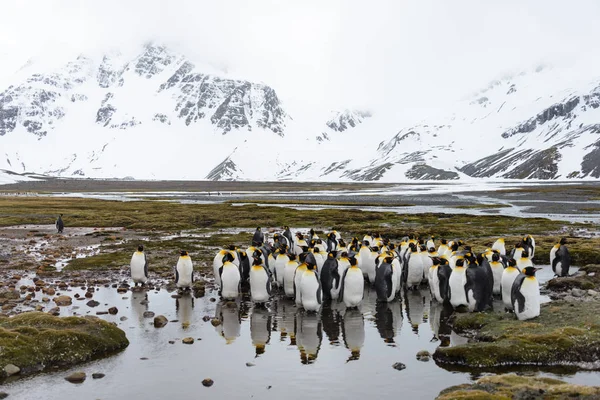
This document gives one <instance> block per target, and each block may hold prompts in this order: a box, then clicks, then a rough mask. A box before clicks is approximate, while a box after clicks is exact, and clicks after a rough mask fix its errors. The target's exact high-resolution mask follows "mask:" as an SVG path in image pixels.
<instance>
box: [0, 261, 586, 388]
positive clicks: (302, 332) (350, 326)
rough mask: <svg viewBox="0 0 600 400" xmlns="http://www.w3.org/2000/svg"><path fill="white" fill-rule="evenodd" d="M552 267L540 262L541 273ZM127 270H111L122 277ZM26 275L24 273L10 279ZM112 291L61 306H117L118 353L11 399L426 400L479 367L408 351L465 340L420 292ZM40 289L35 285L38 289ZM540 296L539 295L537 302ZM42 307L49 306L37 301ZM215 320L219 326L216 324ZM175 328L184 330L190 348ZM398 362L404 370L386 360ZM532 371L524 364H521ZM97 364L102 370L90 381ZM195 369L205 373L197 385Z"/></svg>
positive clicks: (41, 378)
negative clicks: (392, 297)
mask: <svg viewBox="0 0 600 400" xmlns="http://www.w3.org/2000/svg"><path fill="white" fill-rule="evenodd" d="M550 276H551V272H550V270H549V267H544V271H542V272H541V273H540V281H542V282H543V281H545V280H547V279H548V278H549V277H550ZM125 277H126V271H121V272H120V275H119V273H116V275H113V276H112V280H117V279H118V278H125ZM31 283H32V281H31V280H29V278H28V277H24V278H23V279H22V280H21V281H20V282H19V285H20V284H25V285H29V284H31ZM156 283H158V287H160V288H159V289H154V290H149V291H128V292H127V293H123V294H120V293H117V290H116V289H115V288H112V287H104V286H103V285H97V287H96V292H95V293H94V297H93V299H94V300H96V301H98V302H99V303H100V305H99V306H97V307H93V308H92V307H89V306H87V305H86V303H87V301H88V300H89V299H85V301H77V300H75V295H76V294H79V296H80V297H81V298H84V297H83V295H84V294H85V292H86V290H85V289H82V288H80V287H70V288H69V289H68V290H66V291H63V293H64V294H67V295H69V296H71V297H74V301H73V305H71V306H65V307H61V315H95V314H96V312H98V311H100V312H103V311H106V310H107V309H108V308H109V307H113V306H115V307H117V308H118V310H119V311H118V314H117V315H110V314H106V315H100V316H99V317H100V318H103V319H106V320H108V321H111V322H114V323H115V324H117V325H118V326H119V327H120V328H121V329H123V330H124V331H125V332H126V333H127V337H128V339H129V341H130V342H131V344H130V345H129V347H128V348H127V349H126V350H125V351H123V352H122V353H120V354H117V355H114V356H111V357H108V358H105V359H102V360H98V361H94V362H90V363H87V364H84V365H80V366H77V367H74V368H71V369H68V370H61V371H56V372H52V373H41V374H38V375H35V376H31V377H26V378H23V379H20V380H16V381H14V382H10V381H9V382H6V383H4V384H3V385H2V386H1V389H2V390H3V391H5V392H7V393H10V395H11V398H19V399H21V398H23V399H25V398H43V399H49V400H50V399H137V398H168V397H172V398H177V399H196V398H199V397H202V396H207V395H208V396H210V397H209V398H220V397H222V398H227V399H238V398H239V399H250V398H261V399H276V398H282V397H283V398H315V399H328V398H330V399H347V398H348V397H349V396H351V397H352V398H364V397H367V396H372V395H377V396H382V395H386V396H388V395H389V396H391V395H393V394H397V393H402V394H403V395H405V396H408V397H407V398H434V397H435V396H436V395H437V394H438V393H439V392H440V391H441V390H442V389H444V388H446V387H448V386H450V385H454V384H459V383H464V382H469V381H470V380H472V379H476V378H478V377H480V376H481V375H475V374H470V373H466V372H450V371H446V370H444V369H442V368H439V367H437V366H436V364H435V363H434V361H433V360H429V361H425V362H424V361H418V360H417V358H416V354H417V352H419V351H421V350H427V351H429V352H430V353H433V352H434V351H435V348H436V347H437V346H440V345H442V346H452V345H455V344H460V343H463V342H464V341H465V339H464V338H461V337H460V336H458V335H456V334H454V333H453V332H452V331H451V329H450V327H449V326H448V325H447V323H446V320H447V318H448V316H449V315H450V313H451V311H450V310H447V309H446V310H445V309H443V308H442V306H441V305H439V304H437V303H436V302H432V301H431V296H430V294H429V291H428V290H427V289H422V290H419V291H412V292H408V293H406V294H405V295H404V296H403V298H402V300H401V301H399V300H397V301H394V302H392V303H389V304H376V302H375V299H376V295H375V293H374V292H373V291H371V290H370V289H367V290H366V292H365V300H364V303H363V304H362V306H361V307H360V309H358V310H356V309H354V310H346V309H345V307H344V306H343V305H339V304H334V305H333V306H329V307H325V308H323V309H322V311H321V312H320V313H319V314H314V313H313V314H310V313H306V312H304V311H300V310H298V309H297V307H295V306H294V304H293V303H292V302H291V301H289V300H287V299H284V298H282V297H281V296H276V297H275V298H274V299H273V301H271V302H270V304H268V306H267V307H254V306H253V305H252V303H251V302H250V301H248V299H247V298H245V297H244V298H240V299H238V301H236V302H222V301H219V300H218V296H217V295H216V293H215V292H214V291H212V290H207V292H206V295H205V296H204V297H200V298H194V297H193V296H192V295H191V294H183V295H178V293H177V292H176V291H172V292H169V291H167V290H166V289H165V287H164V283H165V282H156ZM37 296H38V297H39V296H41V295H40V294H38V295H37ZM546 300H547V299H546ZM45 306H46V307H47V308H51V307H53V306H54V303H53V302H49V303H46V304H45ZM148 311H151V312H153V313H155V315H164V316H166V317H167V319H168V320H169V321H170V322H169V323H168V324H167V325H166V326H165V327H163V328H155V327H154V325H153V318H152V317H148V314H146V315H144V313H145V312H148ZM214 325H217V326H214ZM185 337H192V338H194V339H195V340H194V343H193V344H191V345H188V344H183V343H182V339H183V338H185ZM397 362H400V363H403V364H404V365H405V366H406V369H404V370H401V371H399V370H396V369H394V368H392V365H393V364H394V363H397ZM74 371H84V372H86V373H87V374H88V379H87V380H86V381H85V382H84V383H82V384H71V383H69V382H67V381H65V380H64V379H63V378H64V377H65V376H67V375H68V374H69V373H71V372H74ZM529 371H530V372H531V369H529ZM95 372H101V373H104V374H106V377H104V378H103V379H99V380H94V379H91V374H92V373H95ZM545 373H546V374H549V375H552V376H554V375H560V376H561V377H562V378H565V379H566V380H567V381H570V382H577V383H585V384H593V383H597V379H598V375H597V373H589V372H577V373H573V372H569V371H566V370H554V371H553V372H545ZM204 378H211V379H213V380H214V382H215V383H214V386H212V387H210V388H205V387H203V386H202V384H201V381H202V379H204Z"/></svg>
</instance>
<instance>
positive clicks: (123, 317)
mask: <svg viewBox="0 0 600 400" xmlns="http://www.w3.org/2000/svg"><path fill="white" fill-rule="evenodd" d="M119 321H127V317H126V316H124V315H123V316H122V317H121V318H119Z"/></svg>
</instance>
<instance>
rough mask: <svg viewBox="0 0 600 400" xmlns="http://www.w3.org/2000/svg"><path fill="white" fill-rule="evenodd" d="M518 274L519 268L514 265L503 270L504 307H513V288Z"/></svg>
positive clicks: (510, 308)
mask: <svg viewBox="0 0 600 400" xmlns="http://www.w3.org/2000/svg"><path fill="white" fill-rule="evenodd" d="M517 276H519V270H518V269H516V268H513V267H508V268H505V269H504V271H503V272H502V285H501V286H502V302H503V303H504V307H506V308H507V309H509V310H512V309H513V305H512V299H511V290H512V285H513V282H514V281H515V279H516V278H517Z"/></svg>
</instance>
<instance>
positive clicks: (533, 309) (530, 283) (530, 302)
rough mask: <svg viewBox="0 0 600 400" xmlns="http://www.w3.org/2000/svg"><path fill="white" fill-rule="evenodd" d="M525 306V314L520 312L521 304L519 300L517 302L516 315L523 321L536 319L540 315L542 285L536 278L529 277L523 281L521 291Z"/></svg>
mask: <svg viewBox="0 0 600 400" xmlns="http://www.w3.org/2000/svg"><path fill="white" fill-rule="evenodd" d="M520 292H521V294H522V295H523V298H524V299H525V306H524V308H523V312H519V309H520V308H521V304H519V300H518V299H517V300H516V301H515V314H516V316H517V318H518V319H519V320H521V321H523V320H527V319H531V318H535V317H537V316H538V315H540V285H539V283H538V281H537V279H536V278H535V277H527V278H525V279H523V283H522V284H521V289H520Z"/></svg>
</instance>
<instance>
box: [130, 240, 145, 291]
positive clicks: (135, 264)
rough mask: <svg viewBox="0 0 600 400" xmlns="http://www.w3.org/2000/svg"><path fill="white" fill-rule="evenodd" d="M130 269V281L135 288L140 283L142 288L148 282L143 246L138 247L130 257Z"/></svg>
mask: <svg viewBox="0 0 600 400" xmlns="http://www.w3.org/2000/svg"><path fill="white" fill-rule="evenodd" d="M129 267H130V269H131V279H133V283H134V284H135V286H137V285H138V283H141V284H142V286H144V285H145V284H146V281H148V259H147V258H146V254H145V253H144V246H142V245H140V246H138V249H137V251H136V252H135V253H133V255H132V256H131V262H130V263H129Z"/></svg>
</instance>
